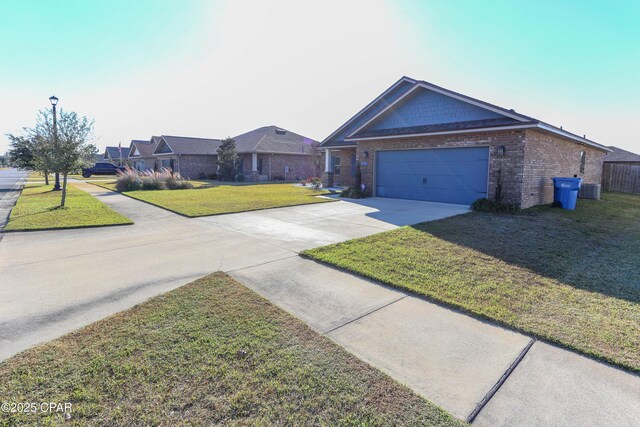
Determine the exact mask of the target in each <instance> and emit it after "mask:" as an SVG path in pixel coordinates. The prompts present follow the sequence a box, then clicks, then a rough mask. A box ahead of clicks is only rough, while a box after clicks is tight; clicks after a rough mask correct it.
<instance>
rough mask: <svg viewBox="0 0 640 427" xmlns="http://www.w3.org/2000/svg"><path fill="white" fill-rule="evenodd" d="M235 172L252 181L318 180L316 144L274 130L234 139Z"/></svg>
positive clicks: (307, 139)
mask: <svg viewBox="0 0 640 427" xmlns="http://www.w3.org/2000/svg"><path fill="white" fill-rule="evenodd" d="M233 139H234V140H235V142H236V149H237V151H238V160H239V164H238V170H239V171H240V172H241V173H242V174H243V175H245V176H246V177H247V179H248V180H251V181H271V180H287V181H292V180H301V179H305V178H309V177H316V176H320V172H321V161H320V152H319V151H318V149H317V146H318V142H317V141H314V140H313V139H311V138H307V137H305V136H302V135H298V134H297V133H294V132H291V131H288V130H286V129H283V128H281V127H277V126H264V127H261V128H258V129H254V130H252V131H249V132H246V133H243V134H242V135H238V136H234V137H233Z"/></svg>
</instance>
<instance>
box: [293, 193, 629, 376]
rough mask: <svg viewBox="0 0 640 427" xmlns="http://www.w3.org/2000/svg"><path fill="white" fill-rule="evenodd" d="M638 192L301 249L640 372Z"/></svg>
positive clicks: (466, 217)
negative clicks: (573, 207)
mask: <svg viewBox="0 0 640 427" xmlns="http://www.w3.org/2000/svg"><path fill="white" fill-rule="evenodd" d="M638 218H640V196H637V195H630V194H623V193H604V194H603V197H602V200H583V199H580V200H579V202H578V208H577V210H575V211H566V210H562V209H557V208H551V207H549V206H542V207H536V208H532V209H527V210H524V211H522V212H520V213H518V214H497V213H495V214H491V213H478V212H472V213H469V214H465V215H460V216H455V217H451V218H447V219H443V220H440V221H434V222H428V223H422V224H417V225H415V226H411V227H403V228H400V229H397V230H393V231H389V232H385V233H381V234H376V235H373V236H369V237H365V238H361V239H355V240H351V241H348V242H344V243H339V244H335V245H330V246H325V247H322V248H317V249H312V250H308V251H305V252H304V253H303V254H302V255H303V256H306V257H309V258H312V259H315V260H318V261H321V262H325V263H329V264H332V265H335V266H337V267H340V268H342V269H346V270H349V271H352V272H355V273H358V274H361V275H363V276H366V277H369V278H371V279H374V280H377V281H380V282H382V283H385V284H388V285H392V286H396V287H399V288H402V289H406V290H409V291H411V292H414V293H417V294H420V295H423V296H425V297H427V298H428V299H431V300H434V301H438V302H442V303H445V304H447V305H451V306H454V307H457V308H461V309H463V310H465V311H467V312H470V313H473V314H475V315H478V316H480V317H484V318H488V319H493V320H495V321H498V322H499V323H501V324H504V325H508V326H510V327H512V328H515V329H517V330H521V331H524V332H526V333H530V334H532V335H535V336H537V337H541V338H543V339H545V340H548V341H551V342H555V343H558V344H561V345H563V346H566V347H568V348H572V349H575V350H577V351H579V352H582V353H585V354H589V355H593V356H596V357H598V358H602V359H605V360H607V361H610V362H612V363H614V364H617V365H619V366H623V367H625V368H627V369H630V370H633V371H636V372H640V334H639V333H638V331H640V263H639V261H638V254H640V221H639V220H638Z"/></svg>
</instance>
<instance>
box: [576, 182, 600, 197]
mask: <svg viewBox="0 0 640 427" xmlns="http://www.w3.org/2000/svg"><path fill="white" fill-rule="evenodd" d="M578 197H580V198H582V199H600V184H582V186H580V192H579V193H578Z"/></svg>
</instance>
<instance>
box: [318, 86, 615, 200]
mask: <svg viewBox="0 0 640 427" xmlns="http://www.w3.org/2000/svg"><path fill="white" fill-rule="evenodd" d="M318 148H319V149H321V150H323V151H324V153H323V155H322V159H323V163H324V172H323V180H324V182H325V184H327V185H328V184H331V181H333V184H335V185H353V183H354V180H355V178H354V177H355V174H356V165H357V164H358V163H359V165H360V170H361V176H362V182H363V184H365V185H366V186H367V187H368V188H369V189H370V190H371V193H372V194H373V195H374V196H378V197H391V198H403V199H414V200H427V201H435V202H445V203H461V204H470V203H472V202H473V201H475V200H477V199H479V198H484V197H486V198H489V199H491V200H501V201H503V202H505V203H509V204H513V205H517V206H520V207H522V208H527V207H530V206H535V205H539V204H546V203H551V202H552V201H553V184H552V181H551V178H552V177H555V176H565V177H573V176H578V177H582V178H583V182H584V183H594V184H599V183H600V180H601V175H602V161H603V157H604V155H605V154H606V153H607V152H609V151H611V150H610V149H608V148H607V147H604V146H602V145H600V144H597V143H595V142H593V141H590V140H588V139H586V138H585V137H581V136H578V135H575V134H573V133H570V132H567V131H565V130H563V129H562V128H557V127H555V126H552V125H549V124H547V123H544V122H542V121H540V120H537V119H534V118H532V117H529V116H525V115H523V114H520V113H517V112H515V111H514V110H509V109H505V108H501V107H498V106H495V105H492V104H489V103H486V102H484V101H480V100H477V99H474V98H471V97H468V96H466V95H462V94H459V93H456V92H453V91H450V90H448V89H444V88H442V87H439V86H436V85H433V84H431V83H427V82H425V81H420V80H414V79H411V78H409V77H402V78H401V79H400V80H398V81H397V82H396V83H395V84H393V85H392V86H391V87H390V88H389V89H387V90H386V91H385V92H384V93H382V94H381V95H380V96H378V97H377V98H376V99H374V100H373V101H372V102H371V103H370V104H368V105H367V106H366V107H365V108H363V109H362V110H361V111H360V112H359V113H357V114H356V115H355V116H353V117H352V118H351V119H349V120H348V121H347V122H346V123H345V124H344V125H342V126H341V127H340V128H338V129H337V130H336V131H335V132H333V133H332V134H331V135H329V136H328V137H327V138H326V139H325V140H324V141H322V142H321V143H320V145H319V147H318Z"/></svg>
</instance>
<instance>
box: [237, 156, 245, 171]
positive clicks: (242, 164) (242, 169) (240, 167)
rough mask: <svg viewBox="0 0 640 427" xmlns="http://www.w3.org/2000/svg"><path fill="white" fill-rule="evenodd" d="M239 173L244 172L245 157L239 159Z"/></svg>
mask: <svg viewBox="0 0 640 427" xmlns="http://www.w3.org/2000/svg"><path fill="white" fill-rule="evenodd" d="M237 165H238V173H244V159H239V160H238V163H237Z"/></svg>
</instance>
